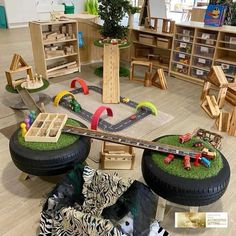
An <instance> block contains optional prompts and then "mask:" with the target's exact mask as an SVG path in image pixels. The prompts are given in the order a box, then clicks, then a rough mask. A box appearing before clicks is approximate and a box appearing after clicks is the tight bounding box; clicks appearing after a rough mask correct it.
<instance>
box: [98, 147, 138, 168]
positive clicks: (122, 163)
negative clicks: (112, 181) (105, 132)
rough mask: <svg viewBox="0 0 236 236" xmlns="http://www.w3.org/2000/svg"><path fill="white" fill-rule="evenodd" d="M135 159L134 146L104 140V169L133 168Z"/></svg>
mask: <svg viewBox="0 0 236 236" xmlns="http://www.w3.org/2000/svg"><path fill="white" fill-rule="evenodd" d="M134 159H135V154H134V150H133V147H131V146H126V145H120V144H114V143H109V142H103V145H102V151H101V168H102V169H118V170H125V169H127V170H129V169H133V165H134Z"/></svg>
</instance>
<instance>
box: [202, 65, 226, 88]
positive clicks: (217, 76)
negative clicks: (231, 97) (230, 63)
mask: <svg viewBox="0 0 236 236" xmlns="http://www.w3.org/2000/svg"><path fill="white" fill-rule="evenodd" d="M207 80H208V81H209V82H210V83H212V84H214V85H216V86H217V87H219V88H223V87H228V80H227V79H226V76H225V74H224V71H223V70H222V68H221V66H213V67H212V69H211V71H210V73H209V75H208V79H207Z"/></svg>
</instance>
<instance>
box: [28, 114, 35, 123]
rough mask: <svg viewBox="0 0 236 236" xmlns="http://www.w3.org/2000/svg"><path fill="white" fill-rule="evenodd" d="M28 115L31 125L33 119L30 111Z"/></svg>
mask: <svg viewBox="0 0 236 236" xmlns="http://www.w3.org/2000/svg"><path fill="white" fill-rule="evenodd" d="M28 117H29V120H30V125H32V124H33V122H34V121H33V114H32V113H30V114H29V116H28Z"/></svg>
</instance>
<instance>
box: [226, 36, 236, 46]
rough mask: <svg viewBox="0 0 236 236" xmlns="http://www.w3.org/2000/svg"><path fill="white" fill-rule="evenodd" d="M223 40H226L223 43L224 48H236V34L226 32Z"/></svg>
mask: <svg viewBox="0 0 236 236" xmlns="http://www.w3.org/2000/svg"><path fill="white" fill-rule="evenodd" d="M224 40H225V42H227V43H225V44H224V46H225V47H226V48H231V49H236V36H231V35H227V34H226V35H225V37H224Z"/></svg>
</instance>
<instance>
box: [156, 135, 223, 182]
mask: <svg viewBox="0 0 236 236" xmlns="http://www.w3.org/2000/svg"><path fill="white" fill-rule="evenodd" d="M196 141H199V139H197V138H194V137H193V138H192V139H191V140H190V141H188V142H186V143H183V144H181V143H179V136H178V135H171V136H164V137H161V138H160V139H158V140H157V142H159V143H164V144H170V145H175V146H179V147H186V148H191V149H193V150H199V151H200V150H201V149H202V148H203V147H192V145H193V143H194V142H196ZM201 141H202V140H201ZM202 142H203V146H204V147H206V148H208V149H209V150H213V151H215V152H216V157H215V159H214V160H212V161H211V166H210V168H207V167H205V166H203V165H202V164H200V165H199V166H194V165H193V161H194V160H191V169H190V170H189V171H188V170H185V169H184V166H183V157H175V158H174V159H173V160H172V162H171V163H170V164H165V163H164V161H163V159H164V158H165V157H166V156H167V154H165V153H160V152H153V153H152V160H153V161H154V163H155V164H156V165H157V166H158V167H159V168H161V169H162V170H163V171H165V172H167V173H169V174H171V175H174V176H179V177H184V178H192V179H205V178H209V177H213V176H216V175H217V174H218V172H219V171H220V170H221V169H222V167H223V163H222V158H221V154H220V152H219V151H218V150H217V149H215V148H213V147H212V146H211V144H209V143H208V142H206V141H202Z"/></svg>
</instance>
